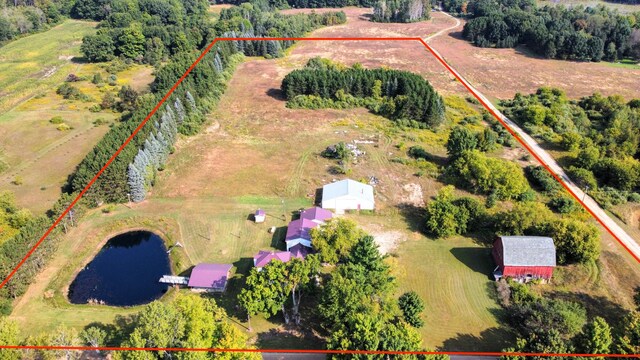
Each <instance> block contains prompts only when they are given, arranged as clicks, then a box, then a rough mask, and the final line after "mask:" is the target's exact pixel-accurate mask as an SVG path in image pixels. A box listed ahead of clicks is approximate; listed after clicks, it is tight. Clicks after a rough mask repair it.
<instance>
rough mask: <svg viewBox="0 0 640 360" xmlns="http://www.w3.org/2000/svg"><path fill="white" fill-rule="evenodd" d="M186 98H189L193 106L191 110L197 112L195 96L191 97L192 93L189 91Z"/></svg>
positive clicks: (190, 104)
mask: <svg viewBox="0 0 640 360" xmlns="http://www.w3.org/2000/svg"><path fill="white" fill-rule="evenodd" d="M185 97H186V98H187V102H188V103H189V106H191V110H192V111H196V110H197V109H198V108H197V107H196V99H194V98H193V95H191V93H190V92H189V91H187V92H186V94H185Z"/></svg>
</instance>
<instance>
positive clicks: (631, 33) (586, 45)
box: [443, 0, 640, 61]
mask: <svg viewBox="0 0 640 360" xmlns="http://www.w3.org/2000/svg"><path fill="white" fill-rule="evenodd" d="M443 5H444V8H445V10H446V11H448V12H451V13H453V14H457V15H460V16H464V17H467V18H468V19H469V21H468V22H467V23H466V24H465V27H464V30H463V36H464V37H465V38H467V39H468V40H469V41H471V42H472V43H473V44H474V45H477V46H480V47H498V48H512V47H516V46H518V45H527V47H529V48H530V49H531V50H533V51H535V52H536V53H537V54H540V55H542V56H545V57H547V58H555V59H569V60H582V61H600V60H603V59H604V60H607V61H615V60H619V59H623V58H633V59H638V60H640V12H638V13H635V14H631V15H627V16H625V15H621V14H619V13H618V12H616V11H613V10H610V9H608V8H607V7H605V6H598V7H593V8H585V7H584V6H575V7H569V8H566V7H564V6H545V7H541V8H539V7H537V6H536V4H535V1H534V0H517V1H504V0H472V1H469V2H467V1H462V0H445V1H444V2H443Z"/></svg>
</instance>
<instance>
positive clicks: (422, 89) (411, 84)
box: [281, 58, 445, 129]
mask: <svg viewBox="0 0 640 360" xmlns="http://www.w3.org/2000/svg"><path fill="white" fill-rule="evenodd" d="M281 88H282V91H283V92H284V93H285V95H286V97H287V99H288V100H289V103H288V106H290V107H303V108H323V107H324V108H326V107H333V108H348V107H356V106H363V107H366V108H368V109H369V110H371V111H372V112H374V113H377V114H380V115H382V116H384V117H387V118H389V119H392V120H395V121H397V122H398V123H400V124H406V125H412V126H417V127H426V128H430V129H435V128H437V127H438V126H439V125H441V124H442V122H443V121H444V111H445V108H444V102H443V101H442V97H440V95H439V94H438V93H437V92H436V91H435V89H434V88H433V87H432V86H431V85H430V84H429V82H428V81H426V80H425V79H424V78H423V77H421V76H419V75H417V74H413V73H410V72H407V71H399V70H391V69H365V68H363V67H362V66H359V65H355V66H354V67H350V68H347V67H344V66H341V65H339V64H334V63H332V62H331V61H328V60H324V59H320V58H315V59H311V60H310V61H309V62H308V63H307V65H306V67H305V68H303V69H300V70H294V71H292V72H291V73H289V74H287V76H285V78H284V79H283V80H282V87H281Z"/></svg>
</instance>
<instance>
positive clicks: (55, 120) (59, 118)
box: [49, 116, 64, 125]
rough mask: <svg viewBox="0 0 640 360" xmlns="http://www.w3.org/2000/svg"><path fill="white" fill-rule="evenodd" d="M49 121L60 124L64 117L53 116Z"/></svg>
mask: <svg viewBox="0 0 640 360" xmlns="http://www.w3.org/2000/svg"><path fill="white" fill-rule="evenodd" d="M49 122H50V123H52V124H56V125H57V124H62V123H63V122H64V119H63V118H62V116H54V117H52V118H51V119H49Z"/></svg>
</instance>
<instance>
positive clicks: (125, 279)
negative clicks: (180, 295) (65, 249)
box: [69, 231, 171, 306]
mask: <svg viewBox="0 0 640 360" xmlns="http://www.w3.org/2000/svg"><path fill="white" fill-rule="evenodd" d="M169 274H171V268H170V266H169V256H168V254H167V249H166V247H165V246H164V242H163V241H162V238H160V237H159V236H158V235H156V234H154V233H152V232H149V231H131V232H128V233H125V234H121V235H118V236H116V237H113V238H111V239H109V241H108V242H107V243H106V245H105V246H104V247H103V248H102V249H101V250H100V252H99V253H98V254H97V255H96V256H95V258H93V260H91V262H90V263H89V264H87V266H85V267H84V269H82V270H81V271H80V272H79V273H78V275H77V276H76V278H75V279H74V280H73V282H72V283H71V286H69V300H70V301H71V302H72V303H73V304H86V303H88V302H95V301H97V302H100V303H104V304H106V305H114V306H130V305H141V304H146V303H148V302H151V301H153V300H155V299H157V298H159V297H160V296H162V294H164V293H165V292H166V291H167V288H168V286H167V285H166V284H161V283H159V282H158V280H159V279H160V278H161V277H162V275H169Z"/></svg>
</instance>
